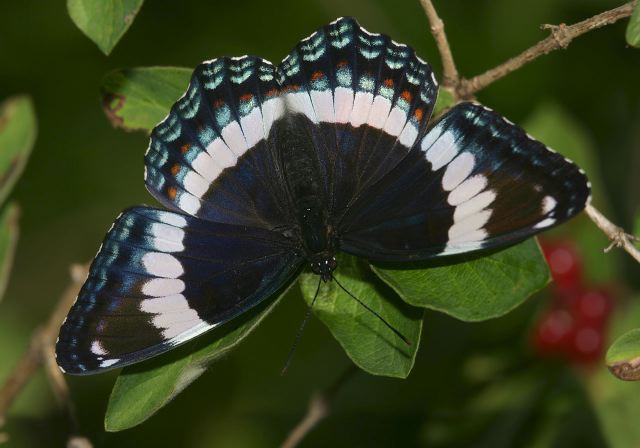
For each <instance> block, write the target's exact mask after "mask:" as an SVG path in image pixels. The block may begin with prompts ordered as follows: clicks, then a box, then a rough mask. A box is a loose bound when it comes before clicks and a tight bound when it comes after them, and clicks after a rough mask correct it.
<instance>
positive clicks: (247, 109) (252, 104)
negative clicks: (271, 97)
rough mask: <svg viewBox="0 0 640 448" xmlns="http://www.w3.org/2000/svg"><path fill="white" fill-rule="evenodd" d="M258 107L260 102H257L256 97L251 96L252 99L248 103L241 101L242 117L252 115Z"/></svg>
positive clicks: (239, 108)
mask: <svg viewBox="0 0 640 448" xmlns="http://www.w3.org/2000/svg"><path fill="white" fill-rule="evenodd" d="M257 106H258V102H257V101H256V100H255V97H254V96H251V99H249V100H246V101H241V102H240V106H239V107H238V110H239V111H240V115H241V116H243V117H244V116H246V115H249V114H250V113H251V111H252V110H253V109H255V108H256V107H257Z"/></svg>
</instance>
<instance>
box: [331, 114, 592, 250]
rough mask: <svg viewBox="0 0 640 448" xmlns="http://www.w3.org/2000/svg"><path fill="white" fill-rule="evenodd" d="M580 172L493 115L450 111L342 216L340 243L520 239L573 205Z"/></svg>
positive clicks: (395, 246)
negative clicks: (394, 167)
mask: <svg viewBox="0 0 640 448" xmlns="http://www.w3.org/2000/svg"><path fill="white" fill-rule="evenodd" d="M589 190H590V185H589V183H588V181H587V178H586V176H585V174H584V172H583V171H582V170H580V169H579V168H578V167H577V166H576V165H574V164H573V163H572V162H571V161H569V160H567V159H565V158H564V157H563V156H561V155H560V154H558V153H556V152H554V151H552V150H550V149H549V148H547V147H546V146H545V145H543V144H542V143H540V142H538V141H536V140H535V139H533V138H532V137H531V136H529V135H528V134H526V133H525V132H524V131H523V130H522V129H521V128H520V127H518V126H516V125H514V124H513V123H511V122H509V121H508V120H506V119H505V118H503V117H501V116H500V115H498V114H497V113H495V112H493V111H491V110H489V109H487V108H485V107H482V106H480V105H477V104H473V103H463V104H460V105H458V106H456V107H454V108H453V109H451V110H450V111H449V112H448V113H447V114H446V115H445V116H444V117H443V118H442V119H441V120H440V121H439V122H438V123H437V124H436V125H435V126H434V127H433V128H432V129H431V130H430V131H429V132H428V133H427V134H426V135H425V136H424V138H422V139H421V140H420V141H419V142H417V143H416V145H415V146H414V148H413V149H412V151H411V153H410V155H409V156H407V157H406V158H405V159H404V160H403V161H402V163H400V164H399V165H398V166H397V167H396V169H395V170H394V171H393V172H392V173H390V174H389V175H388V176H387V177H385V178H384V179H383V180H382V181H380V182H378V183H377V184H376V185H375V186H374V187H372V188H370V189H369V190H368V191H367V192H366V193H365V194H363V195H362V196H361V197H360V198H359V200H358V202H357V203H356V204H354V206H353V207H352V208H351V209H350V210H349V212H348V214H347V216H345V219H344V220H343V222H342V223H341V227H340V229H339V231H340V233H341V239H342V241H341V247H342V248H343V250H345V251H348V252H351V253H354V254H357V255H362V256H366V257H368V258H371V259H380V260H398V261H402V260H407V259H426V258H431V257H435V256H441V255H451V254H456V253H462V252H469V251H474V250H478V249H487V248H498V247H502V246H505V245H509V244H513V243H515V242H518V241H521V240H523V239H525V238H527V237H529V236H531V235H533V234H535V233H538V232H540V231H541V230H544V229H546V228H549V227H551V226H554V225H556V224H559V223H561V222H564V221H566V220H567V219H569V218H571V217H572V216H574V215H575V214H577V213H578V212H580V211H581V210H582V209H583V208H584V207H585V204H586V203H587V201H588V199H589Z"/></svg>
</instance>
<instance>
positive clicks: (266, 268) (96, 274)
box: [56, 207, 301, 374]
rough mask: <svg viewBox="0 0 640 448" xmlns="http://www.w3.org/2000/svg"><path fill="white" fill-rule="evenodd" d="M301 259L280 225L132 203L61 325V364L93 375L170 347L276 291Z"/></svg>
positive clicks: (284, 282) (111, 232)
mask: <svg viewBox="0 0 640 448" xmlns="http://www.w3.org/2000/svg"><path fill="white" fill-rule="evenodd" d="M300 263H301V257H300V256H299V254H298V253H297V252H296V250H295V248H294V247H293V246H292V244H291V242H290V241H289V240H288V239H287V238H285V237H283V236H282V235H281V234H279V233H276V232H271V231H267V230H264V229H258V228H247V227H244V226H234V225H228V224H215V223H211V222H207V221H203V220H199V219H195V218H192V217H190V216H186V215H182V214H177V213H173V212H168V211H162V210H157V209H152V208H147V207H136V208H132V209H129V210H127V211H126V212H124V213H123V214H122V215H121V216H120V217H119V218H118V219H117V220H116V222H115V223H114V225H113V227H112V229H111V230H110V231H109V233H108V234H107V236H106V238H105V240H104V243H103V245H102V247H101V248H100V251H99V252H98V255H97V256H96V258H95V260H94V262H93V264H92V266H91V269H90V273H89V277H88V279H87V281H86V282H85V284H84V286H83V287H82V290H81V291H80V294H79V296H78V299H77V301H76V303H75V304H74V306H73V307H72V309H71V311H70V312H69V315H68V317H67V319H66V320H65V322H64V324H63V326H62V329H61V331H60V338H59V341H58V344H57V348H56V352H57V360H58V364H59V365H60V366H61V367H62V368H63V369H64V370H65V371H67V372H69V373H75V374H85V373H94V372H96V371H99V370H104V369H108V368H115V367H121V366H123V365H127V364H131V363H133V362H138V361H141V360H143V359H146V358H148V357H150V356H154V355H156V354H159V353H162V352H164V351H166V350H168V349H170V348H171V347H173V346H175V345H178V344H181V343H183V342H185V341H187V340H189V339H191V338H193V337H195V336H197V335H199V334H201V333H203V332H205V331H207V330H209V329H211V328H214V327H216V326H218V325H220V324H223V323H224V322H226V321H228V320H230V319H232V318H233V317H235V316H237V315H239V314H241V313H243V312H245V311H246V310H248V309H249V308H251V307H253V306H255V305H256V304H258V303H260V302H261V301H262V300H265V299H267V298H269V297H271V296H273V295H274V294H275V293H276V292H277V291H278V290H279V289H280V288H281V287H283V286H284V285H285V284H286V283H287V282H288V281H289V280H290V279H291V278H292V276H293V275H294V274H295V273H296V272H297V270H298V268H299V267H300Z"/></svg>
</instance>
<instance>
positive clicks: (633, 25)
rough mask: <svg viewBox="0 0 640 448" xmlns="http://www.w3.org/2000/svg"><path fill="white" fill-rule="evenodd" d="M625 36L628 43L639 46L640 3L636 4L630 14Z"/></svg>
mask: <svg viewBox="0 0 640 448" xmlns="http://www.w3.org/2000/svg"><path fill="white" fill-rule="evenodd" d="M625 37H626V38H627V43H628V44H629V45H631V46H632V47H636V48H640V3H638V4H637V5H636V7H635V8H634V10H633V14H631V19H629V25H627V32H626V35H625Z"/></svg>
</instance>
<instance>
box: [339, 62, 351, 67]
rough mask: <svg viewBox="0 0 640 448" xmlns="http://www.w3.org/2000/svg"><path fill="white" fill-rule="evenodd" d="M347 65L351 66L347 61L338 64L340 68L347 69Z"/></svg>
mask: <svg viewBox="0 0 640 448" xmlns="http://www.w3.org/2000/svg"><path fill="white" fill-rule="evenodd" d="M347 65H349V63H348V62H347V61H340V62H338V68H342V67H346V66H347Z"/></svg>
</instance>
